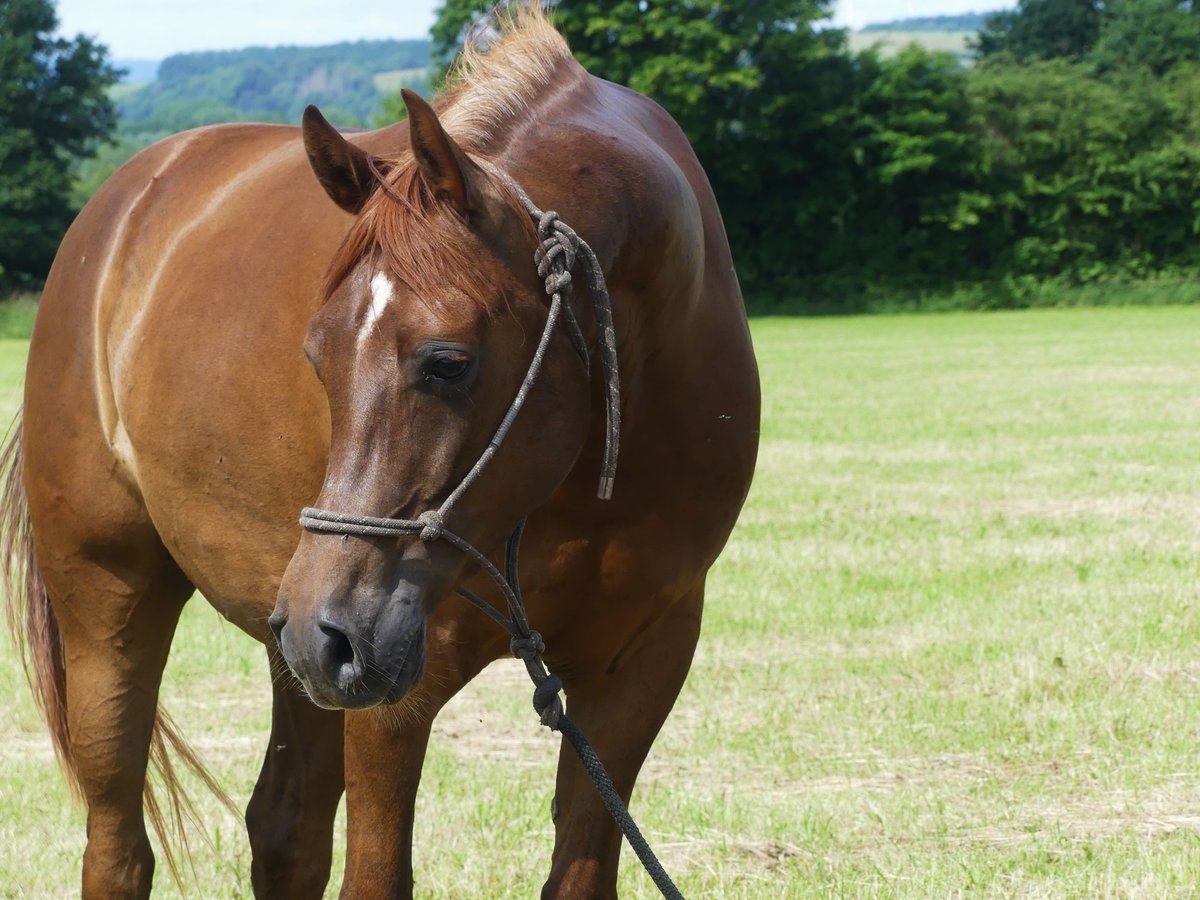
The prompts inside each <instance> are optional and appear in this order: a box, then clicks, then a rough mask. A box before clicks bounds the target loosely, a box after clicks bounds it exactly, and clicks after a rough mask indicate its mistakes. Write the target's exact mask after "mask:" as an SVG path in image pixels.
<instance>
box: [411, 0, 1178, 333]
mask: <svg viewBox="0 0 1200 900" xmlns="http://www.w3.org/2000/svg"><path fill="white" fill-rule="evenodd" d="M483 8H484V4H482V3H479V2H477V0H447V2H446V4H445V5H444V6H443V7H442V8H441V10H440V13H439V16H438V20H437V24H436V25H435V26H434V29H433V39H434V48H435V53H440V54H441V55H442V58H443V59H445V58H446V57H447V56H448V55H449V53H450V50H451V48H452V47H453V46H454V45H455V44H456V43H457V40H458V38H459V35H460V34H461V33H462V31H463V29H464V27H465V26H466V25H468V24H469V23H470V22H471V21H472V20H473V19H474V18H475V17H477V16H479V15H480V14H481V12H482V9H483ZM828 14H829V4H828V3H827V2H824V0H760V2H756V3H753V4H750V3H745V2H737V0H689V2H687V3H683V2H639V0H561V3H559V4H558V6H557V13H556V21H557V22H558V24H559V26H560V27H561V28H562V29H563V31H564V32H565V33H566V35H567V37H568V39H569V40H570V42H571V45H572V47H573V48H574V50H575V51H576V55H577V56H578V57H579V58H580V60H581V61H582V62H583V63H584V64H585V65H586V66H587V67H588V68H589V69H590V70H591V71H592V72H593V73H594V74H597V75H600V76H602V77H605V78H609V79H611V80H614V81H620V82H623V83H625V84H629V85H631V86H632V87H634V88H636V89H638V90H640V91H642V92H643V93H646V94H648V95H649V96H651V97H653V98H655V99H656V100H658V101H659V102H660V103H662V105H663V106H665V107H666V108H667V109H668V110H669V111H670V112H671V113H672V114H673V115H674V116H675V118H676V119H677V120H678V121H679V123H680V124H681V125H682V126H683V128H684V130H685V131H686V132H687V134H688V136H689V137H690V139H691V141H692V143H693V145H694V146H695V148H696V151H697V153H698V155H699V156H700V159H701V161H702V162H703V163H704V165H705V169H706V171H707V172H708V174H709V178H710V179H711V181H712V183H713V187H714V190H715V191H716V194H717V197H718V200H719V201H720V203H721V209H722V212H723V214H724V217H725V223H726V226H727V228H728V230H729V233H730V239H731V242H732V245H733V247H734V254H735V259H736V260H737V262H738V271H739V274H740V276H741V279H742V283H743V287H744V288H745V290H746V292H747V294H748V295H749V296H751V297H753V298H755V299H756V301H757V302H758V303H759V304H760V305H763V306H769V305H770V303H771V301H772V300H776V299H782V300H785V301H787V302H788V303H789V304H790V305H792V306H795V305H796V303H797V298H799V302H800V303H802V304H805V305H807V306H809V307H810V308H822V309H831V310H848V309H858V308H867V307H870V306H872V305H873V304H874V303H876V302H877V301H878V300H879V299H880V298H882V297H886V296H894V295H896V294H897V293H898V292H900V293H904V292H910V293H918V294H919V293H920V292H923V291H943V292H944V291H947V290H953V289H955V288H961V287H963V286H971V285H974V286H984V287H985V289H984V290H980V291H976V292H975V293H974V294H973V295H971V296H974V297H975V298H976V299H975V301H972V302H980V303H988V304H999V305H1021V304H1022V303H1024V302H1026V301H1027V300H1028V298H1029V296H1030V294H1031V293H1032V292H1033V291H1035V290H1036V289H1037V288H1038V287H1039V286H1044V285H1045V284H1047V283H1048V282H1052V283H1057V284H1066V285H1069V284H1086V283H1090V282H1096V281H1102V280H1106V279H1108V280H1121V279H1145V278H1153V277H1161V276H1163V275H1182V274H1192V273H1196V271H1197V270H1198V269H1200V239H1198V238H1200V4H1196V5H1193V4H1192V3H1191V2H1187V0H1184V2H1179V0H1107V2H1104V3H1103V4H1101V3H1098V2H1093V0H1021V2H1019V4H1018V6H1017V7H1016V9H1015V10H1013V11H1011V12H1003V13H998V14H995V15H992V16H989V17H988V18H987V19H986V20H985V21H984V23H983V27H982V29H981V31H980V32H979V35H978V38H977V39H976V41H975V45H974V50H975V52H976V56H977V63H976V65H974V66H971V67H964V66H962V65H959V64H958V63H957V62H956V61H955V60H954V59H953V57H952V56H951V55H949V54H946V53H937V52H931V51H929V50H925V49H922V48H921V47H919V46H917V45H910V46H908V47H907V48H905V49H903V50H901V51H900V52H899V53H897V54H895V55H893V56H889V57H885V56H884V55H883V54H882V53H881V52H879V51H878V50H867V51H864V52H858V53H855V52H851V51H850V49H849V48H848V46H847V41H846V34H845V32H843V31H838V30H834V29H822V28H819V27H817V26H818V25H819V24H820V23H821V22H822V21H823V20H824V19H825V18H826V17H827V16H828ZM968 293H969V292H968Z"/></svg>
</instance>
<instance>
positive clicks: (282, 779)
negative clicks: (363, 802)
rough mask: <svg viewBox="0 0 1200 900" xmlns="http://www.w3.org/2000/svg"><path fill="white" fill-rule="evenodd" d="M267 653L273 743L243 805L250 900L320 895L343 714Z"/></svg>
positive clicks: (329, 849)
mask: <svg viewBox="0 0 1200 900" xmlns="http://www.w3.org/2000/svg"><path fill="white" fill-rule="evenodd" d="M269 653H270V656H271V689H272V692H273V703H272V708H271V742H270V744H268V746H267V753H266V758H265V759H264V760H263V766H262V771H261V772H260V773H259V776H258V783H257V784H256V785H255V786H254V794H253V796H251V798H250V804H249V806H247V807H246V827H247V829H248V831H249V833H250V849H251V852H252V854H253V859H252V862H251V865H250V879H251V883H252V885H253V887H254V896H255V897H281V898H293V897H294V898H298V900H302V898H306V897H321V896H322V894H323V893H324V891H325V885H326V883H327V882H328V881H329V867H330V860H331V856H332V853H333V820H334V817H335V816H336V815H337V806H338V801H339V800H340V799H341V796H342V790H343V777H342V728H343V722H342V718H343V716H342V712H341V711H340V710H327V709H321V708H320V707H318V706H316V705H314V704H313V702H312V701H311V700H309V699H308V698H307V697H306V696H304V695H303V694H302V693H301V692H300V691H299V689H298V688H297V686H296V679H295V678H294V677H293V676H292V675H291V673H290V672H288V670H287V666H286V665H285V664H284V663H283V661H282V660H281V659H280V658H279V653H278V651H275V650H273V649H271V650H269Z"/></svg>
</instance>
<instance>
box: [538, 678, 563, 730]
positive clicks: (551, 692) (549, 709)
mask: <svg viewBox="0 0 1200 900" xmlns="http://www.w3.org/2000/svg"><path fill="white" fill-rule="evenodd" d="M561 690H562V680H561V679H560V678H559V677H558V676H557V675H547V676H546V679H545V680H544V681H543V682H542V683H541V684H539V685H538V686H537V687H535V688H534V689H533V708H534V711H536V712H537V714H538V717H539V718H540V719H541V720H542V724H543V725H545V726H546V727H547V728H549V729H550V730H551V731H558V722H559V719H561V718H562V715H563V705H562V699H561V698H560V697H559V696H558V692H559V691H561Z"/></svg>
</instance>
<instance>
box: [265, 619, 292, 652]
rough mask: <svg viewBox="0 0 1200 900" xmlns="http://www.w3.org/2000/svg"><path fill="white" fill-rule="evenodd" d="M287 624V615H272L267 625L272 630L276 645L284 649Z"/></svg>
mask: <svg viewBox="0 0 1200 900" xmlns="http://www.w3.org/2000/svg"><path fill="white" fill-rule="evenodd" d="M286 624H287V615H286V614H285V613H277V612H275V613H271V617H270V618H269V619H267V625H269V626H270V628H271V634H273V635H275V643H276V644H278V645H279V647H280V649H283V626H285V625H286Z"/></svg>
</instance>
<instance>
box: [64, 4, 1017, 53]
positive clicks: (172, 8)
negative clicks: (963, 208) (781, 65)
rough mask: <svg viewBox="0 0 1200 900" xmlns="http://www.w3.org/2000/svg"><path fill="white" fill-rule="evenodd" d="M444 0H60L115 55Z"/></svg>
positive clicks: (189, 46) (313, 36)
mask: <svg viewBox="0 0 1200 900" xmlns="http://www.w3.org/2000/svg"><path fill="white" fill-rule="evenodd" d="M440 5H441V0H353V2H347V0H58V16H59V20H60V22H61V28H60V30H61V31H62V33H63V34H66V35H68V36H70V37H73V36H74V35H76V34H79V33H83V34H86V35H89V36H91V37H95V38H98V39H99V40H100V43H102V44H104V45H106V46H107V47H108V49H109V50H110V51H111V53H112V55H113V57H114V58H116V59H162V58H163V57H165V56H169V55H170V54H172V53H180V52H183V51H187V50H218V49H233V48H237V47H248V46H251V45H263V46H276V45H279V44H310V45H311V44H331V43H336V42H337V41H350V40H359V39H363V38H413V37H426V36H427V35H428V33H429V26H430V25H432V24H433V11H434V8H435V7H437V6H440ZM1012 5H1013V0H834V19H833V22H834V24H835V25H838V26H842V27H848V28H860V27H862V26H863V25H866V24H869V23H871V22H886V21H890V20H892V19H902V18H908V17H910V16H929V15H943V14H949V13H962V12H971V11H980V12H985V11H991V10H993V9H998V8H1000V7H1005V6H1012Z"/></svg>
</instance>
